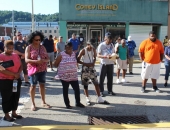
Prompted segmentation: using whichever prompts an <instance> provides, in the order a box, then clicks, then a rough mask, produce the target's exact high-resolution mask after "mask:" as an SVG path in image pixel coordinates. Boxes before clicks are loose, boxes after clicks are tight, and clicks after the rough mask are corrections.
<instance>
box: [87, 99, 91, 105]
mask: <svg viewBox="0 0 170 130" xmlns="http://www.w3.org/2000/svg"><path fill="white" fill-rule="evenodd" d="M86 105H87V106H89V105H91V102H90V99H89V97H86Z"/></svg>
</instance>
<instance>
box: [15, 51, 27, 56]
mask: <svg viewBox="0 0 170 130" xmlns="http://www.w3.org/2000/svg"><path fill="white" fill-rule="evenodd" d="M14 53H16V54H18V55H20V56H25V54H24V53H21V52H19V51H17V50H14Z"/></svg>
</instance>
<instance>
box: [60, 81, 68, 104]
mask: <svg viewBox="0 0 170 130" xmlns="http://www.w3.org/2000/svg"><path fill="white" fill-rule="evenodd" d="M61 83H62V86H63V98H64V103H65V105H66V107H68V106H70V101H69V98H68V88H69V83H70V82H66V81H64V80H61Z"/></svg>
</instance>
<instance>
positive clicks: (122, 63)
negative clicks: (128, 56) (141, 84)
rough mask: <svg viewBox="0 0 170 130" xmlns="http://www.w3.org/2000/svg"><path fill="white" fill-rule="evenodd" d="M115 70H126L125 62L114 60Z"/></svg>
mask: <svg viewBox="0 0 170 130" xmlns="http://www.w3.org/2000/svg"><path fill="white" fill-rule="evenodd" d="M116 63H117V69H123V70H126V69H127V60H121V59H120V58H119V59H117V60H116Z"/></svg>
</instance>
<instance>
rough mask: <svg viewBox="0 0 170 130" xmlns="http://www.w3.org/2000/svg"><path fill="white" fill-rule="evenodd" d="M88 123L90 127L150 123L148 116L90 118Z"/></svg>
mask: <svg viewBox="0 0 170 130" xmlns="http://www.w3.org/2000/svg"><path fill="white" fill-rule="evenodd" d="M88 121H89V125H109V124H110V125H111V124H112V125H113V124H144V123H150V121H149V120H148V118H147V117H146V116H89V117H88Z"/></svg>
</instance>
